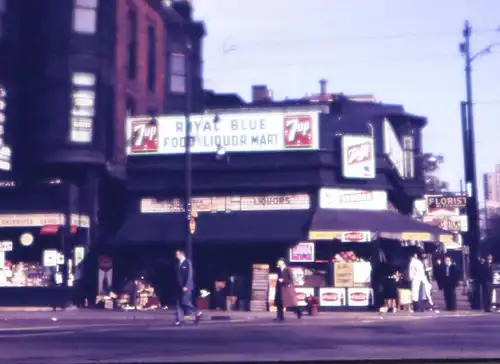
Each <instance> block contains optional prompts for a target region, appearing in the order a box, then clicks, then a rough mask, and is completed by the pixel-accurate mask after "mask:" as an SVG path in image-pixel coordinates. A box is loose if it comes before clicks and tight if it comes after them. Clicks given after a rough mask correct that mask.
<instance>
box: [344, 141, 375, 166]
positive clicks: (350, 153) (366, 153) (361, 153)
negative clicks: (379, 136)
mask: <svg viewBox="0 0 500 364" xmlns="http://www.w3.org/2000/svg"><path fill="white" fill-rule="evenodd" d="M371 158H372V144H371V142H366V143H362V144H358V145H351V146H349V147H348V148H347V164H348V165H353V164H358V163H363V162H366V161H369V160H371Z"/></svg>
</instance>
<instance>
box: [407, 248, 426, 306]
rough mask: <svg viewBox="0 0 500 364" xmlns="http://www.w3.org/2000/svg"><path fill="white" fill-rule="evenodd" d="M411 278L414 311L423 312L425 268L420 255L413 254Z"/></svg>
mask: <svg viewBox="0 0 500 364" xmlns="http://www.w3.org/2000/svg"><path fill="white" fill-rule="evenodd" d="M408 270H409V276H410V282H411V295H412V300H413V311H414V312H422V311H423V304H422V302H423V301H424V300H425V286H424V282H425V267H424V263H422V261H421V260H420V259H418V254H416V253H415V254H413V255H412V256H411V258H410V267H409V269H408Z"/></svg>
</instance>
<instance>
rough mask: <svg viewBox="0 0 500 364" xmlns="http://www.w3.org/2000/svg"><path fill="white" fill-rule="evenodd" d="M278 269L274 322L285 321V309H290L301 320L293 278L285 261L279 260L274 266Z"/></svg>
mask: <svg viewBox="0 0 500 364" xmlns="http://www.w3.org/2000/svg"><path fill="white" fill-rule="evenodd" d="M276 266H277V267H278V282H277V283H276V294H275V297H274V304H275V305H276V308H277V317H276V321H278V322H282V321H284V320H285V308H289V309H292V310H293V311H294V312H295V314H296V315H297V318H298V319H301V318H302V311H301V310H300V308H299V307H298V306H297V294H296V292H295V285H294V284H293V276H292V272H291V271H290V269H289V268H288V267H287V266H286V264H285V259H283V258H280V259H279V260H278V262H277V264H276Z"/></svg>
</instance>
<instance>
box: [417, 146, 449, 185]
mask: <svg viewBox="0 0 500 364" xmlns="http://www.w3.org/2000/svg"><path fill="white" fill-rule="evenodd" d="M443 162H444V158H443V156H441V155H434V154H432V153H424V154H423V155H422V163H423V166H422V167H423V170H424V179H425V194H427V195H433V194H441V193H444V192H446V191H447V190H448V182H445V181H441V180H440V179H439V177H437V176H436V175H435V173H436V172H438V171H439V166H440V165H441V164H443Z"/></svg>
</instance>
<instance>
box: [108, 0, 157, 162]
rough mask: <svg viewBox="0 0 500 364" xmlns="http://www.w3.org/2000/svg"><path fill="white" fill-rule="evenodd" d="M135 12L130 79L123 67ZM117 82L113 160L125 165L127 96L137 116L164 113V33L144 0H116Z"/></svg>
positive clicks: (155, 13) (152, 10)
mask: <svg viewBox="0 0 500 364" xmlns="http://www.w3.org/2000/svg"><path fill="white" fill-rule="evenodd" d="M129 9H131V10H134V11H136V12H137V17H138V22H137V32H138V34H137V41H138V44H137V47H138V48H137V57H138V59H137V77H136V78H135V80H129V79H128V77H127V68H126V66H127V65H126V60H127V57H126V52H127V28H126V25H127V13H128V11H129ZM116 24H117V28H116V61H115V62H116V64H115V72H116V83H115V151H114V161H115V162H117V163H125V119H126V112H127V110H126V101H127V96H128V95H129V96H131V97H133V99H134V101H135V107H136V114H138V115H143V114H146V113H147V111H148V110H150V109H155V110H158V112H159V113H160V114H161V113H162V112H163V104H164V103H163V101H164V92H165V90H164V83H165V67H164V64H165V56H166V51H165V41H164V40H165V38H166V33H165V32H166V31H165V26H164V24H163V21H162V18H161V16H160V15H159V14H158V13H157V12H156V11H155V10H154V9H152V8H151V7H150V6H149V4H148V2H147V0H127V1H125V0H116ZM149 25H154V27H155V33H156V56H157V61H156V90H155V91H154V92H151V91H149V89H148V84H147V69H148V67H147V66H148V64H147V55H148V49H147V47H148V26H149Z"/></svg>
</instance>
